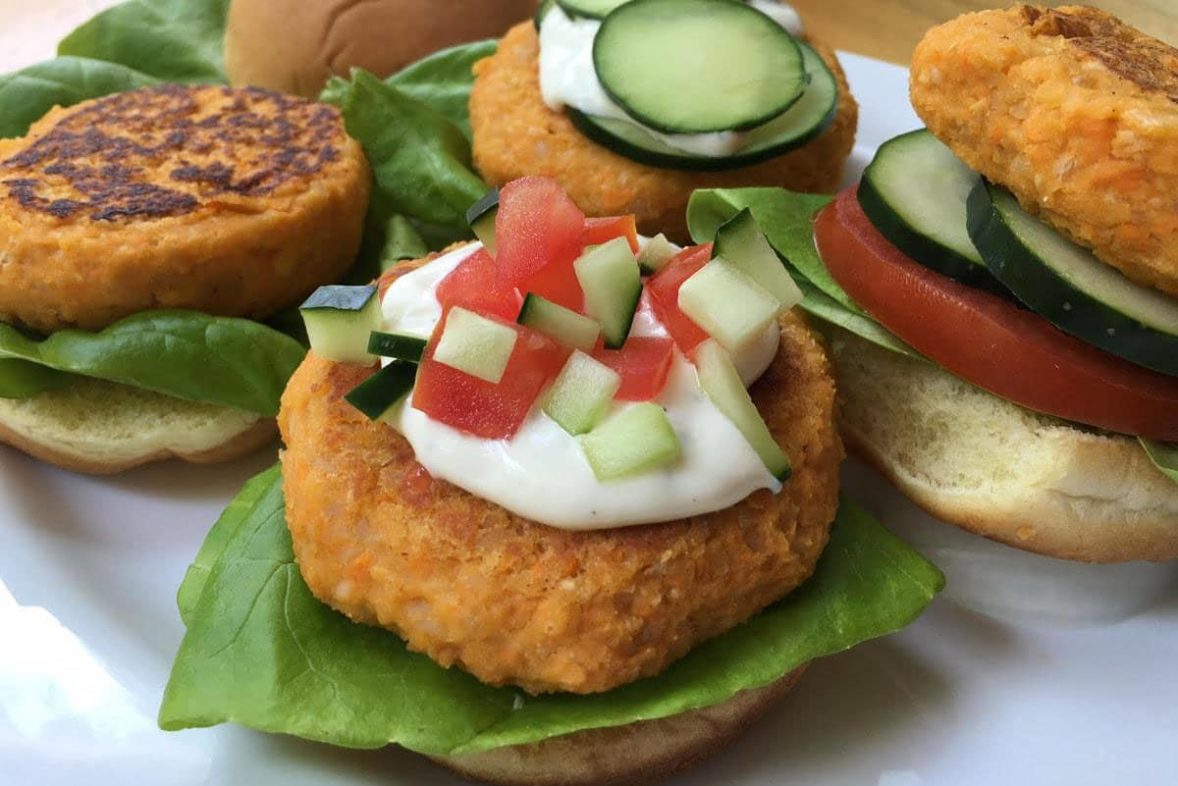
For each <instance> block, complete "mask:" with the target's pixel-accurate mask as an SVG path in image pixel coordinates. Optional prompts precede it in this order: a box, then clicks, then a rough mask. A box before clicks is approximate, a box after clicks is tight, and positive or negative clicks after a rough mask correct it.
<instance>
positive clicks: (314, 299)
mask: <svg viewBox="0 0 1178 786" xmlns="http://www.w3.org/2000/svg"><path fill="white" fill-rule="evenodd" d="M299 313H300V314H302V316H303V323H304V324H305V325H306V327H307V339H308V340H309V341H310V342H311V349H313V350H314V351H315V353H316V354H318V355H322V356H323V357H325V358H327V359H328V360H334V361H336V362H339V363H362V364H364V365H366V366H369V365H372V364H373V363H375V362H376V358H375V357H374V356H373V355H371V354H370V353H369V352H368V336H369V335H370V334H371V333H372V331H374V330H376V329H377V328H378V327H380V322H381V313H380V298H379V297H378V296H377V294H376V287H373V286H363V287H346V286H340V285H332V286H326V287H319V289H317V290H315V291H314V292H313V293H311V296H310V297H309V298H307V300H306V302H304V303H303V305H301V306H299Z"/></svg>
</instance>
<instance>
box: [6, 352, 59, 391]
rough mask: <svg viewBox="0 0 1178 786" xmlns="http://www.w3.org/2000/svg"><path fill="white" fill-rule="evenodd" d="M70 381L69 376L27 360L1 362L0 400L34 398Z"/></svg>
mask: <svg viewBox="0 0 1178 786" xmlns="http://www.w3.org/2000/svg"><path fill="white" fill-rule="evenodd" d="M69 380H70V375H69V374H64V373H62V372H60V371H55V370H54V369H51V368H46V367H45V366H41V365H38V364H36V363H30V362H29V361H27V360H13V359H11V358H9V359H4V360H0V398H32V397H33V396H36V395H37V394H39V393H44V392H45V391H47V390H53V389H54V388H59V387H61V386H62V385H64V384H66V383H67V382H69Z"/></svg>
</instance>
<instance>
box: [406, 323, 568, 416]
mask: <svg viewBox="0 0 1178 786" xmlns="http://www.w3.org/2000/svg"><path fill="white" fill-rule="evenodd" d="M438 324H439V326H441V325H444V324H445V320H443V321H442V322H439V323H438ZM511 327H512V328H513V329H514V330H515V331H516V332H517V333H518V335H519V338H518V339H517V340H516V342H515V349H514V351H512V353H511V359H510V360H508V361H507V368H506V370H504V372H503V378H502V379H501V380H499V384H497V385H493V384H491V383H490V382H487V381H485V380H482V379H479V378H478V377H474V376H471V375H470V374H467V373H466V372H464V371H459V370H458V369H456V368H452V367H450V366H447V365H445V364H443V363H438V362H437V361H435V360H434V348H435V347H436V346H437V343H438V339H439V337H440V336H441V334H442V330H441V327H439V328H438V329H437V330H435V331H434V335H433V338H431V339H430V343H429V345H428V346H427V347H426V352H425V356H424V357H423V358H422V361H421V366H420V368H419V369H418V372H417V384H416V387H415V388H414V391H413V406H414V407H415V408H416V409H419V410H421V411H422V412H424V413H425V414H427V415H429V416H430V417H431V418H433V419H434V420H436V421H438V422H440V423H445V424H446V425H447V426H450V427H452V428H456V429H458V430H459V431H463V432H466V433H467V434H470V435H472V436H475V437H481V438H483V439H511V438H512V437H513V436H515V433H516V432H517V431H519V427H520V425H521V424H522V423H523V422H524V419H525V418H527V416H528V413H529V412H530V411H531V410H532V405H533V404H535V403H536V399H537V398H538V397H539V396H540V392H541V391H542V390H544V388H545V387H546V386H547V385H548V383H550V382H551V381H552V380H553V379H555V378H556V375H557V374H559V373H560V370H561V369H562V368H563V367H564V364H565V361H566V360H568V356H569V355H570V354H571V352H570V350H568V349H566V348H565V347H563V346H561V345H560V344H558V343H556V342H555V341H553V340H552V339H550V338H548V337H547V336H544V335H542V334H540V333H537V332H536V331H534V330H530V329H529V328H526V327H524V326H522V325H512V326H511Z"/></svg>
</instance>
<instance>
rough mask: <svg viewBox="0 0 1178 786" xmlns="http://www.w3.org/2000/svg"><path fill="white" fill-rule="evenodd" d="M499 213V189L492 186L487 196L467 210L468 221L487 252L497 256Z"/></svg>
mask: <svg viewBox="0 0 1178 786" xmlns="http://www.w3.org/2000/svg"><path fill="white" fill-rule="evenodd" d="M498 215H499V189H497V188H492V189H491V190H490V191H488V192H487V194H486V196H484V197H483V198H482V199H480V200H479V201H478V202H475V203H474V204H473V205H471V206H470V209H469V210H467V211H466V223H467V224H469V225H470V229H471V231H472V232H474V236H475V237H477V238H478V239H479V241H481V242H482V244H483V248H485V249H487V253H488V254H490V255H491V256H495V248H496V246H495V217H496V216H498Z"/></svg>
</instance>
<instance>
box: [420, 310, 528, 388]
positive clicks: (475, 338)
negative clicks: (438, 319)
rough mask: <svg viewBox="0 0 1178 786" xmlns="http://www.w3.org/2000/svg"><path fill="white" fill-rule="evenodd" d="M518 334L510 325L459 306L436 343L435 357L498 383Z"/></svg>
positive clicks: (472, 374)
mask: <svg viewBox="0 0 1178 786" xmlns="http://www.w3.org/2000/svg"><path fill="white" fill-rule="evenodd" d="M518 337H519V334H518V333H516V332H515V331H514V330H513V329H512V328H511V327H509V326H508V325H504V324H501V323H499V322H495V321H494V320H491V319H487V318H486V317H484V316H481V315H479V314H476V313H474V312H473V311H467V310H466V309H465V308H460V307H458V306H455V307H454V308H452V309H450V314H449V316H447V317H446V325H445V327H443V329H442V337H441V338H440V339H439V340H438V345H437V346H436V347H434V360H436V361H438V362H439V363H444V364H445V365H447V366H449V367H450V368H456V369H458V370H459V371H464V372H466V373H467V374H470V375H471V376H472V377H478V378H479V379H481V380H484V381H486V382H490V383H491V384H492V385H498V384H499V380H501V379H503V372H504V371H505V370H506V369H507V362H508V361H509V360H511V353H512V352H513V351H514V350H515V341H516V339H517V338H518Z"/></svg>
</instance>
